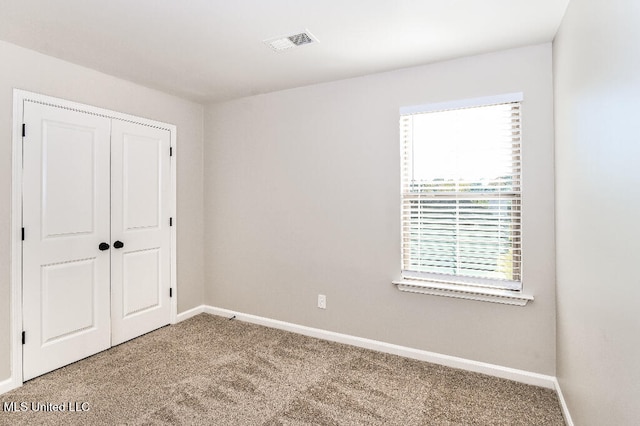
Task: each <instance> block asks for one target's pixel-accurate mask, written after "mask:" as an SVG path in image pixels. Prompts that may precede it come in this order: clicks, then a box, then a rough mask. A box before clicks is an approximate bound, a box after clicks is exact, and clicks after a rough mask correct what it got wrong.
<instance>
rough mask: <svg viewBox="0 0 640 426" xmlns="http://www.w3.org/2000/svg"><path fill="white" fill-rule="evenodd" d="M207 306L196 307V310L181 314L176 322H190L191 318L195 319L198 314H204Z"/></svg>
mask: <svg viewBox="0 0 640 426" xmlns="http://www.w3.org/2000/svg"><path fill="white" fill-rule="evenodd" d="M204 308H205V305H200V306H196V307H195V308H192V309H189V310H188V311H184V312H180V313H179V314H178V316H177V317H176V322H181V321H184V320H188V319H189V318H191V317H195V316H196V315H198V314H201V313H203V312H204Z"/></svg>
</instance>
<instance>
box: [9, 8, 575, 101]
mask: <svg viewBox="0 0 640 426" xmlns="http://www.w3.org/2000/svg"><path fill="white" fill-rule="evenodd" d="M568 3H569V0H313V1H311V0H53V1H52V0H0V39H2V40H5V41H8V42H10V43H13V44H17V45H19V46H23V47H26V48H29V49H33V50H36V51H39V52H42V53H45V54H47V55H51V56H55V57H58V58H61V59H65V60H67V61H70V62H73V63H76V64H80V65H83V66H86V67H89V68H93V69H96V70H99V71H102V72H104V73H107V74H111V75H114V76H117V77H121V78H124V79H127V80H131V81H134V82H137V83H140V84H143V85H146V86H149V87H154V88H157V89H160V90H163V91H166V92H169V93H174V94H177V95H180V96H183V97H187V98H190V99H193V100H196V101H200V102H209V101H223V100H228V99H233V98H238V97H243V96H248V95H254V94H258V93H265V92H271V91H275V90H280V89H286V88H292V87H298V86H304V85H308V84H313V83H319V82H325V81H331V80H338V79H343V78H349V77H355V76H360V75H365V74H371V73H375V72H381V71H388V70H392V69H397V68H404V67H409V66H414V65H420V64H425V63H430V62H435V61H440V60H444V59H450V58H455V57H460V56H467V55H473V54H478V53H484V52H489V51H495V50H500V49H506V48H511V47H518V46H525V45H530V44H536V43H543V42H548V41H551V40H553V37H554V36H555V33H556V31H557V29H558V26H559V24H560V21H561V19H562V16H563V15H564V11H565V9H566V7H567V4H568ZM305 29H308V30H309V31H310V32H311V33H312V34H313V35H315V36H316V37H317V38H318V39H319V40H320V43H317V44H313V45H307V46H303V47H298V48H295V49H289V50H286V51H284V52H278V53H276V52H274V51H272V50H271V49H270V48H269V47H268V46H266V45H265V44H263V43H262V40H264V39H268V38H273V37H276V36H280V35H285V34H290V33H297V32H300V31H303V30H305Z"/></svg>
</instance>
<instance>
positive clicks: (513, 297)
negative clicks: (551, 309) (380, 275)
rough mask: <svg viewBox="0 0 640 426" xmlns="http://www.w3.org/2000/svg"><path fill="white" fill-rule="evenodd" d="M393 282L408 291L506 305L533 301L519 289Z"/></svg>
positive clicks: (413, 281) (432, 282) (519, 304)
mask: <svg viewBox="0 0 640 426" xmlns="http://www.w3.org/2000/svg"><path fill="white" fill-rule="evenodd" d="M393 284H394V285H395V286H396V287H398V290H400V291H405V292H408V293H418V294H430V295H433V296H445V297H455V298H458V299H469V300H479V301H482V302H493V303H502V304H504V305H515V306H525V305H526V304H527V303H528V302H530V301H533V296H531V295H528V294H522V293H520V292H519V291H510V290H500V289H493V288H483V287H475V286H468V285H460V284H447V283H441V282H434V281H418V280H407V279H403V280H397V281H393Z"/></svg>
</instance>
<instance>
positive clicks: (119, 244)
mask: <svg viewBox="0 0 640 426" xmlns="http://www.w3.org/2000/svg"><path fill="white" fill-rule="evenodd" d="M122 247H124V243H123V242H122V241H116V242H115V243H113V248H117V249H119V248H122Z"/></svg>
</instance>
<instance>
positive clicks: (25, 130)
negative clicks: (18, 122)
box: [22, 123, 27, 138]
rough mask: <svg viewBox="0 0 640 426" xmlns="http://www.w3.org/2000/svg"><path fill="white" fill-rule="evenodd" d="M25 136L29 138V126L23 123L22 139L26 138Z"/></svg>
mask: <svg viewBox="0 0 640 426" xmlns="http://www.w3.org/2000/svg"><path fill="white" fill-rule="evenodd" d="M25 136H27V125H26V124H25V123H22V137H23V138H24V137H25Z"/></svg>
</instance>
